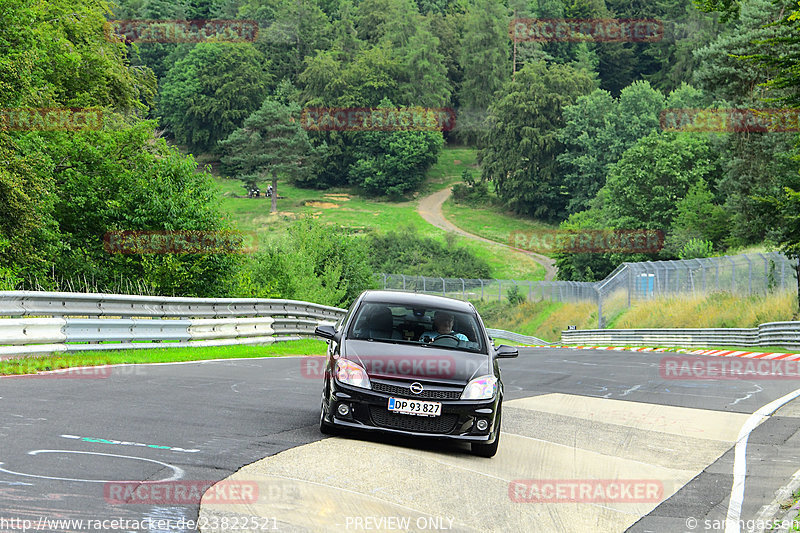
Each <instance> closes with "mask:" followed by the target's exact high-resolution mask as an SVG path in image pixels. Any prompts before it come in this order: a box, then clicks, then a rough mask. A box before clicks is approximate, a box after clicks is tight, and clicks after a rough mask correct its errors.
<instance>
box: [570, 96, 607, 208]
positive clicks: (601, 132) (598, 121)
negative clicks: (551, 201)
mask: <svg viewBox="0 0 800 533" xmlns="http://www.w3.org/2000/svg"><path fill="white" fill-rule="evenodd" d="M616 115H617V101H616V99H614V97H613V96H611V93H609V92H608V91H604V90H603V89H595V91H594V92H592V93H590V94H588V95H585V96H580V97H579V98H578V99H577V100H576V102H575V104H573V105H570V106H567V107H565V108H564V127H563V128H561V129H560V130H558V134H557V137H558V140H559V141H560V142H561V143H563V144H564V147H565V150H564V152H563V153H560V154H558V156H557V160H558V163H559V164H560V165H561V168H562V172H563V177H564V185H565V186H566V188H567V190H568V192H569V195H570V199H569V203H568V205H567V212H568V213H570V214H571V213H577V212H578V211H583V210H584V209H587V208H588V206H589V202H590V201H591V200H592V199H593V198H594V197H595V196H596V195H597V191H599V190H600V187H602V186H603V185H604V184H605V180H606V173H607V171H608V166H609V165H611V164H612V163H615V162H616V161H617V159H618V158H619V156H620V155H621V154H620V153H617V151H616V150H614V148H615V147H617V146H619V143H617V142H616V135H617V131H615V125H616V119H615V117H616Z"/></svg>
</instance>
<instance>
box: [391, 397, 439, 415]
mask: <svg viewBox="0 0 800 533" xmlns="http://www.w3.org/2000/svg"><path fill="white" fill-rule="evenodd" d="M389 411H391V412H393V413H400V414H404V415H417V416H439V415H440V414H442V404H441V403H440V402H421V401H419V400H407V399H405V398H389Z"/></svg>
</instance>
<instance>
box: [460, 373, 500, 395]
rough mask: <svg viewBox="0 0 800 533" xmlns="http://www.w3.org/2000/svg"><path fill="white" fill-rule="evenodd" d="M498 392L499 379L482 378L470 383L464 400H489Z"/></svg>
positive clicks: (492, 377)
mask: <svg viewBox="0 0 800 533" xmlns="http://www.w3.org/2000/svg"><path fill="white" fill-rule="evenodd" d="M496 392H497V378H496V377H494V376H481V377H479V378H475V379H473V380H472V381H470V382H469V383H468V384H467V386H466V387H464V392H463V393H462V394H461V399H462V400H489V399H491V398H494V395H495V393H496Z"/></svg>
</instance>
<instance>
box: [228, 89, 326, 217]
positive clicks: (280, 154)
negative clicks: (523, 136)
mask: <svg viewBox="0 0 800 533" xmlns="http://www.w3.org/2000/svg"><path fill="white" fill-rule="evenodd" d="M220 149H221V150H222V152H223V154H224V155H223V156H222V163H223V165H224V170H225V172H226V173H228V174H235V175H236V177H237V178H238V179H241V180H242V181H244V182H245V184H246V185H247V186H248V187H250V188H254V187H255V184H256V183H257V182H260V181H262V180H263V179H265V178H267V177H270V178H271V179H272V212H273V213H275V212H277V210H278V208H277V196H278V178H279V177H280V178H282V179H283V178H288V179H289V180H290V181H295V180H298V179H300V180H301V179H302V178H303V177H304V176H305V175H306V174H307V173H308V172H309V171H310V167H311V165H312V164H313V160H314V156H315V155H316V154H315V153H314V149H313V148H312V146H311V144H310V143H309V141H308V135H307V134H306V130H304V129H303V127H302V126H301V122H300V106H298V105H297V104H290V105H288V106H287V105H284V104H282V103H280V102H278V101H276V100H274V99H272V98H269V99H267V100H265V101H264V103H263V104H262V105H261V108H260V109H258V111H256V112H254V113H253V114H252V115H250V116H249V117H247V119H246V120H245V121H244V124H243V125H242V127H241V128H239V129H237V130H236V131H234V132H233V133H231V134H230V136H229V137H228V138H227V139H225V140H224V141H221V142H220Z"/></svg>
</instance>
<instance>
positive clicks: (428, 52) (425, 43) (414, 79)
mask: <svg viewBox="0 0 800 533" xmlns="http://www.w3.org/2000/svg"><path fill="white" fill-rule="evenodd" d="M438 47H439V39H437V38H436V36H435V35H433V34H432V33H431V31H430V28H429V23H428V22H427V21H426V20H423V21H422V22H421V24H420V26H419V27H418V28H417V31H416V33H415V34H414V35H413V36H412V37H411V39H410V40H409V42H408V46H407V47H406V49H405V50H404V52H405V58H404V59H405V61H404V67H405V69H404V70H405V71H406V76H407V81H405V83H403V85H402V89H401V90H402V92H403V100H402V101H403V102H404V103H406V104H408V105H414V106H422V107H443V106H444V105H445V104H446V103H447V102H448V101H449V100H450V83H449V82H448V80H447V69H446V68H445V66H444V58H443V57H442V55H441V54H440V53H439V50H438Z"/></svg>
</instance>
